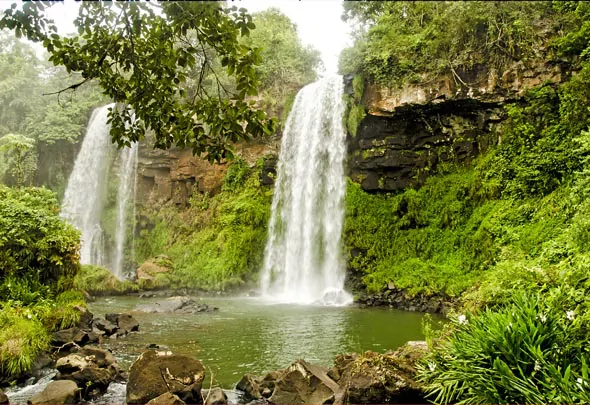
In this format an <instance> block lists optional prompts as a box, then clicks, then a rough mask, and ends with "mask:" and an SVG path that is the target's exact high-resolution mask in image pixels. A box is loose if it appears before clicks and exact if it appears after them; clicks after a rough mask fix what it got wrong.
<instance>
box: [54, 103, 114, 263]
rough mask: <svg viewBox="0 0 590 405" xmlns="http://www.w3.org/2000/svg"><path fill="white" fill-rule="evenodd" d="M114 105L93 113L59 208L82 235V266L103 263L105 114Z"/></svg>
mask: <svg viewBox="0 0 590 405" xmlns="http://www.w3.org/2000/svg"><path fill="white" fill-rule="evenodd" d="M113 106H114V104H109V105H105V106H104V107H100V108H97V109H95V110H94V111H93V112H92V116H91V118H90V122H89V123H88V128H87V129H86V135H85V136H84V141H83V142H82V147H81V148H80V152H78V157H77V158H76V163H75V164H74V169H73V171H72V173H71V174H70V178H69V179H68V186H67V188H66V192H65V195H64V200H63V203H62V207H61V216H62V217H63V218H64V219H65V220H67V221H68V222H69V223H71V224H72V225H74V226H75V227H76V228H78V230H79V231H80V232H81V233H82V235H81V239H82V247H81V249H80V262H81V263H82V264H97V265H101V266H104V265H105V264H106V254H105V253H106V252H105V246H104V232H103V230H102V227H101V225H100V218H101V215H102V210H103V203H104V197H105V193H106V186H107V180H108V179H107V168H108V163H109V161H110V155H111V151H112V149H113V148H112V145H111V141H110V137H109V130H110V126H109V125H108V124H107V114H108V109H109V108H110V107H113Z"/></svg>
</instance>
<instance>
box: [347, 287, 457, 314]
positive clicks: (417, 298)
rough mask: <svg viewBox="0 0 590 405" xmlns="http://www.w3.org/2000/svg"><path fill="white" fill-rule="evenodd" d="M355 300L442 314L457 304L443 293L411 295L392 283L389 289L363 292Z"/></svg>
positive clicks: (406, 309)
mask: <svg viewBox="0 0 590 405" xmlns="http://www.w3.org/2000/svg"><path fill="white" fill-rule="evenodd" d="M355 302H356V303H357V304H359V305H364V306H371V307H377V306H388V307H390V308H397V309H402V310H405V311H419V312H430V313H442V314H445V313H447V312H448V311H449V310H450V309H451V308H453V307H454V306H455V302H454V301H453V300H452V299H451V298H450V297H446V296H442V295H432V296H426V295H424V294H416V295H414V296H411V295H409V294H408V293H407V291H404V290H402V289H399V288H396V287H393V286H391V285H390V286H389V287H388V288H387V289H385V290H383V291H381V292H378V293H375V294H369V293H361V294H359V295H358V296H357V298H356V301H355Z"/></svg>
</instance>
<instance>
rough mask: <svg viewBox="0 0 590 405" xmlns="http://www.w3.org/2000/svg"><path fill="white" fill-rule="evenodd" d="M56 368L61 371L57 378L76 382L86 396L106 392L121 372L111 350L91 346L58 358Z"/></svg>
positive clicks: (90, 396)
mask: <svg viewBox="0 0 590 405" xmlns="http://www.w3.org/2000/svg"><path fill="white" fill-rule="evenodd" d="M56 368H57V370H58V371H59V374H58V376H57V377H56V378H57V379H58V380H71V381H73V382H74V383H76V384H77V385H78V387H79V388H80V389H81V390H82V395H83V397H84V398H92V397H95V396H97V395H99V394H102V393H104V392H105V391H106V390H107V388H108V386H109V384H110V383H111V382H113V381H116V380H117V379H119V378H120V374H121V370H120V369H119V366H118V365H117V363H116V362H115V358H114V356H113V354H112V353H111V352H109V351H106V350H103V349H100V348H98V347H90V346H87V347H84V348H82V349H80V350H79V351H78V352H76V353H72V354H70V355H68V356H66V357H62V358H60V359H58V360H57V362H56Z"/></svg>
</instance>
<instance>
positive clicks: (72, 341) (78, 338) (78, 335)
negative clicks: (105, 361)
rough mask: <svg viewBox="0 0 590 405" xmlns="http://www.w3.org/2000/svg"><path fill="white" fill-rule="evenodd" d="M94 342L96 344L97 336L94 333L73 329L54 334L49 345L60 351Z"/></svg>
mask: <svg viewBox="0 0 590 405" xmlns="http://www.w3.org/2000/svg"><path fill="white" fill-rule="evenodd" d="M96 342H98V336H97V335H96V334H95V333H93V332H89V331H85V330H82V329H80V328H78V327H73V328H68V329H62V330H58V331H57V332H54V333H53V338H52V342H51V344H52V345H53V346H55V347H59V348H60V350H63V349H67V350H69V349H71V348H72V347H75V346H84V345H86V344H89V343H96Z"/></svg>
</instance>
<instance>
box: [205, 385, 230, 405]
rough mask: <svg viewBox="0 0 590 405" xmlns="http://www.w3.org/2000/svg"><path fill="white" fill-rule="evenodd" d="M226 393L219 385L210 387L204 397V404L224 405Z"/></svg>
mask: <svg viewBox="0 0 590 405" xmlns="http://www.w3.org/2000/svg"><path fill="white" fill-rule="evenodd" d="M226 404H227V395H225V392H223V390H222V389H221V388H219V387H216V388H211V389H210V390H209V392H208V393H207V395H206V397H205V405H226Z"/></svg>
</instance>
